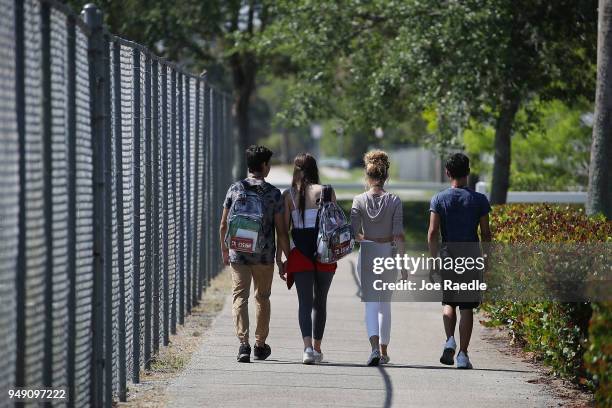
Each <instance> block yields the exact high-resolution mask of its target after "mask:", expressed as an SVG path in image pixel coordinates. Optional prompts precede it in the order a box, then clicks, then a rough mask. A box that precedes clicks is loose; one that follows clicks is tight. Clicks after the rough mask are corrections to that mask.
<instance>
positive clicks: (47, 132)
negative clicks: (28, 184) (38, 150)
mask: <svg viewBox="0 0 612 408" xmlns="http://www.w3.org/2000/svg"><path fill="white" fill-rule="evenodd" d="M50 20H51V8H50V6H49V4H47V3H42V4H41V5H40V21H41V23H40V28H41V59H42V61H41V69H42V76H41V80H42V83H41V85H42V125H43V126H42V132H43V169H44V171H43V177H44V180H43V194H44V210H43V211H44V234H45V247H46V252H47V257H46V260H45V285H44V286H45V290H44V305H45V307H44V314H45V328H44V331H45V335H44V353H43V356H44V357H43V367H42V369H43V373H42V379H43V385H44V386H46V387H51V386H52V385H53V379H52V374H53V367H52V362H53V342H52V338H53V257H52V256H51V254H52V253H53V228H52V226H53V191H52V188H53V187H52V186H53V150H52V146H53V140H52V133H51V131H52V129H51V124H52V118H51V115H52V113H51V108H52V107H51V21H50Z"/></svg>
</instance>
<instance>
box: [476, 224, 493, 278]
mask: <svg viewBox="0 0 612 408" xmlns="http://www.w3.org/2000/svg"><path fill="white" fill-rule="evenodd" d="M478 225H479V227H480V242H486V243H487V244H484V245H482V252H483V256H484V262H485V270H486V269H487V266H488V260H489V245H488V243H489V242H491V238H492V235H493V234H491V227H490V225H489V214H488V213H487V214H485V215H483V216H482V217H480V221H479V223H478Z"/></svg>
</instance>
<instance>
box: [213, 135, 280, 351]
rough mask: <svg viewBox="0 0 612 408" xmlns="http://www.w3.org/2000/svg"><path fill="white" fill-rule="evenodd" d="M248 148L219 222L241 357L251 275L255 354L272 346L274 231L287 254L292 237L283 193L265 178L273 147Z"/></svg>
mask: <svg viewBox="0 0 612 408" xmlns="http://www.w3.org/2000/svg"><path fill="white" fill-rule="evenodd" d="M245 154H246V163H247V166H248V170H249V173H248V177H247V178H245V179H244V180H240V181H237V182H235V183H233V184H232V185H231V186H230V187H229V189H228V191H227V195H226V197H225V201H224V203H223V215H222V217H221V225H220V228H219V240H220V241H221V253H222V255H223V263H224V264H225V265H231V269H232V294H233V307H232V314H233V317H234V326H235V329H236V335H237V337H238V340H239V341H240V347H239V349H238V357H237V360H238V361H239V362H242V363H246V362H250V359H251V346H250V343H249V310H248V304H249V294H250V290H251V280H253V285H254V289H255V302H256V303H257V312H256V316H257V327H256V329H255V347H254V352H253V355H254V357H255V359H257V360H265V359H266V358H268V356H270V353H271V352H272V350H271V348H270V346H269V345H268V344H266V338H267V337H268V332H269V325H270V291H271V288H272V278H273V276H274V257H275V254H276V245H275V231H276V233H277V234H278V246H279V249H280V251H282V252H284V253H285V254H286V255H288V254H289V239H288V237H287V234H286V231H285V230H284V229H283V228H282V226H283V201H282V197H281V193H280V190H279V189H278V188H276V187H274V186H273V185H271V184H270V183H267V182H266V181H265V177H266V176H267V175H268V173H269V172H270V158H271V157H272V152H271V151H270V150H269V149H268V148H266V147H264V146H251V147H249V148H248V149H247V150H246V152H245ZM279 267H282V264H281V265H279Z"/></svg>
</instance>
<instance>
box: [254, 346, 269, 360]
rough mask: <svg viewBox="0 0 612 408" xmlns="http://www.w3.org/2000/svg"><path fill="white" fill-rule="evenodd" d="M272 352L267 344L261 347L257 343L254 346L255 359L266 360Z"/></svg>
mask: <svg viewBox="0 0 612 408" xmlns="http://www.w3.org/2000/svg"><path fill="white" fill-rule="evenodd" d="M270 354H272V349H271V348H270V346H269V345H267V344H264V345H263V346H261V347H260V346H258V345H257V344H256V345H255V347H253V356H255V360H265V359H266V358H268V357H270Z"/></svg>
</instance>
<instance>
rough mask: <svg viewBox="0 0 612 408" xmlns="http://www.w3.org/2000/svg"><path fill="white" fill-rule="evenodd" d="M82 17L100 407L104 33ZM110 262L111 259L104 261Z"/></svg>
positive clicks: (96, 401)
mask: <svg viewBox="0 0 612 408" xmlns="http://www.w3.org/2000/svg"><path fill="white" fill-rule="evenodd" d="M82 14H83V18H84V20H85V23H86V24H87V25H88V27H89V28H90V30H91V34H90V37H89V46H88V48H89V67H90V88H91V90H90V92H91V122H92V123H91V133H92V148H93V183H94V184H93V187H94V200H93V201H94V202H93V228H94V229H93V237H94V274H93V276H94V282H93V302H92V303H93V311H92V332H93V334H92V366H91V405H92V406H99V405H100V402H101V401H103V389H102V388H103V387H102V385H103V373H104V365H105V361H104V350H103V348H104V344H103V342H102V340H103V338H104V328H103V323H104V304H103V299H104V296H103V295H104V262H105V259H104V255H105V251H104V244H105V239H104V235H105V231H104V225H105V211H104V197H105V195H106V194H110V191H107V186H106V185H105V182H104V181H105V180H104V173H105V171H106V168H105V165H106V158H105V144H106V140H105V139H106V134H107V132H106V129H105V127H106V122H105V118H104V116H105V112H104V105H105V103H106V98H107V97H108V95H106V83H105V82H106V81H107V80H108V78H105V75H106V72H105V69H104V68H105V67H104V49H105V47H104V41H105V40H104V32H103V26H102V12H101V11H100V10H99V9H98V8H97V7H96V6H95V5H93V4H88V5H86V6H85V7H84V8H83V12H82ZM107 261H110V260H107Z"/></svg>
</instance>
